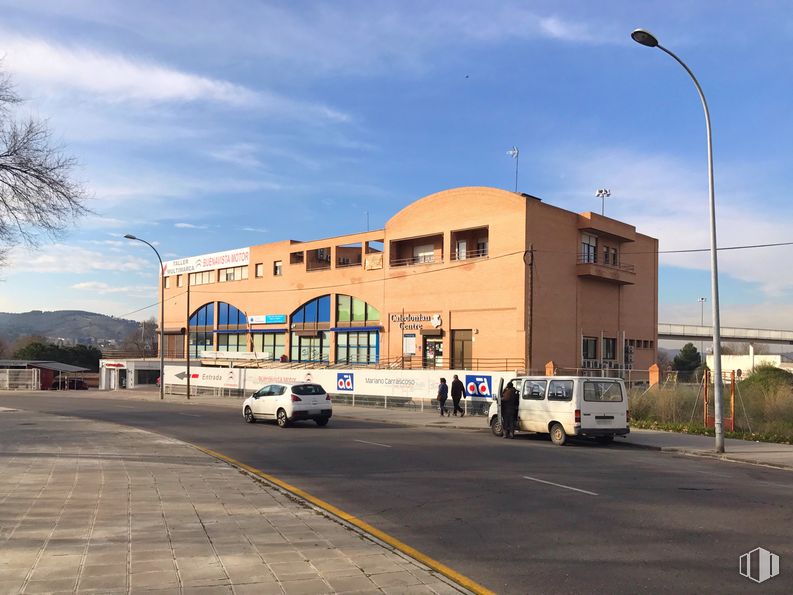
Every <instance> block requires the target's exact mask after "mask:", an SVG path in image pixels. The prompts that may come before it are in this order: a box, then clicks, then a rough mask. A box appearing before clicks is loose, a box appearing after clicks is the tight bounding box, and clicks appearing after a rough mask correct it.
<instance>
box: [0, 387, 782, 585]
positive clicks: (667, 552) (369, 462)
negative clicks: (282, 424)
mask: <svg viewBox="0 0 793 595" xmlns="http://www.w3.org/2000/svg"><path fill="white" fill-rule="evenodd" d="M0 406H7V407H17V408H21V409H27V410H34V411H40V412H45V413H57V414H66V415H75V416H79V417H84V418H91V419H99V420H104V421H114V422H119V423H124V424H128V425H132V426H135V427H139V428H143V429H147V430H152V431H156V432H160V433H162V434H166V435H168V436H173V437H175V438H178V439H181V440H185V441H187V442H191V443H194V444H199V445H201V446H205V447H207V448H210V449H212V450H215V451H218V452H222V453H224V454H226V455H228V456H230V457H233V458H235V459H237V460H239V461H242V462H244V463H247V464H249V465H252V466H254V467H257V468H259V469H261V470H262V471H265V472H267V473H270V474H273V475H275V476H277V477H279V478H281V479H283V480H284V481H287V482H289V483H291V484H293V485H295V486H297V487H300V488H302V489H304V490H307V491H308V492H310V493H312V494H313V495H315V496H317V497H319V498H322V499H323V500H325V501H327V502H330V503H331V504H333V505H335V506H338V507H339V508H341V509H343V510H345V511H347V512H348V513H350V514H354V515H355V516H357V517H359V518H361V519H363V520H365V521H366V522H368V523H370V524H372V525H374V526H376V527H378V528H379V529H382V530H383V531H386V532H388V533H390V534H391V535H393V536H394V537H396V538H397V539H400V540H401V541H403V542H405V543H408V544H409V545H411V546H413V547H415V548H417V549H419V550H420V551H422V552H424V553H425V554H427V555H429V556H432V557H434V558H436V559H437V560H439V561H441V562H443V563H445V564H447V565H449V566H451V567H452V568H454V569H455V570H457V571H459V572H461V573H463V574H465V575H467V576H469V577H470V578H472V579H473V580H475V581H477V582H479V583H481V584H483V585H486V586H487V587H489V588H491V589H493V590H494V591H497V592H499V593H536V592H543V593H557V592H558V593H582V592H590V593H594V592H603V593H605V592H608V593H613V592H616V591H626V592H640V591H644V592H675V593H687V592H691V593H694V592H696V593H702V592H715V591H717V590H718V591H719V592H722V593H730V592H735V593H739V592H740V593H744V592H748V591H752V590H756V591H757V592H763V593H769V592H777V591H778V592H781V593H782V592H784V593H789V592H793V571H786V567H787V564H789V563H790V562H789V561H791V560H793V532H791V527H793V498H791V496H793V473H791V472H790V471H782V470H777V469H769V468H763V467H755V466H750V465H738V464H731V463H725V462H721V461H715V460H711V459H697V458H691V457H683V456H673V455H670V454H664V453H659V452H655V451H647V450H640V449H634V448H630V447H624V446H616V445H614V446H611V447H600V446H597V445H594V444H590V443H580V444H570V445H568V446H565V447H563V448H559V447H555V446H553V445H552V444H550V443H549V442H547V441H545V440H541V439H536V438H532V437H530V436H521V437H520V438H519V439H516V440H512V441H509V440H499V439H496V438H495V437H493V436H491V435H490V434H489V433H486V432H470V431H461V430H457V431H455V430H448V429H446V430H433V429H428V428H409V427H400V426H394V425H391V424H377V423H368V422H360V421H353V420H345V419H344V418H343V417H341V416H338V415H337V416H336V417H334V418H333V419H332V420H331V422H330V424H329V425H328V426H327V427H326V428H319V427H317V426H316V425H314V424H313V422H305V423H301V424H296V425H295V426H293V427H291V428H288V429H285V430H283V429H280V428H278V427H276V426H275V425H273V424H269V423H257V424H253V425H249V424H245V423H244V422H243V420H242V416H241V414H240V413H239V412H238V411H236V410H232V409H226V408H221V407H213V406H207V405H199V404H189V405H188V404H184V403H181V404H180V403H167V402H166V403H162V402H142V401H129V400H124V401H113V400H110V399H108V400H99V399H95V398H80V397H76V396H72V395H68V396H67V395H58V396H53V397H50V396H33V397H27V396H6V395H2V396H0ZM758 546H762V547H765V548H766V549H768V550H771V551H772V552H774V553H776V554H778V555H779V556H780V558H781V563H780V567H781V574H780V575H779V576H778V577H776V578H774V579H771V580H769V581H767V582H766V583H764V584H762V585H755V584H753V583H752V582H751V581H749V580H748V579H746V578H743V577H741V576H739V574H738V557H739V556H740V555H741V554H743V553H745V552H747V551H749V550H752V549H754V548H755V547H758Z"/></svg>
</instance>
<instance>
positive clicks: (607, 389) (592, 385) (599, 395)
mask: <svg viewBox="0 0 793 595" xmlns="http://www.w3.org/2000/svg"><path fill="white" fill-rule="evenodd" d="M584 401H597V402H601V403H603V402H606V403H619V402H620V401H622V387H621V386H620V383H619V382H613V381H606V380H599V381H592V380H587V381H586V382H584Z"/></svg>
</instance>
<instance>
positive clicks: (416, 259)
mask: <svg viewBox="0 0 793 595" xmlns="http://www.w3.org/2000/svg"><path fill="white" fill-rule="evenodd" d="M442 262H443V259H442V258H440V259H436V258H435V255H428V256H412V257H410V258H396V259H394V260H392V261H391V266H392V267H410V266H416V265H420V264H437V263H442Z"/></svg>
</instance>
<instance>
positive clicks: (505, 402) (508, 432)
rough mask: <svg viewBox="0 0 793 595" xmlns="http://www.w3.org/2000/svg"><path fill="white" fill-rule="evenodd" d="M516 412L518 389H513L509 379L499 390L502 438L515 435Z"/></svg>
mask: <svg viewBox="0 0 793 595" xmlns="http://www.w3.org/2000/svg"><path fill="white" fill-rule="evenodd" d="M517 413H518V391H516V390H515V387H514V386H513V385H512V381H511V380H510V381H509V382H507V386H506V387H505V388H504V390H503V391H502V392H501V423H502V430H503V434H504V438H514V437H515V418H516V417H517Z"/></svg>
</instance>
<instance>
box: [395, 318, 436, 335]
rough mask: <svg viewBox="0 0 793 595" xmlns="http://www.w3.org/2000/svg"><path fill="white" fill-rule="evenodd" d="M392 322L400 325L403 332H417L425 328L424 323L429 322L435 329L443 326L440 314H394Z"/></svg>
mask: <svg viewBox="0 0 793 595" xmlns="http://www.w3.org/2000/svg"><path fill="white" fill-rule="evenodd" d="M391 322H394V323H399V328H400V329H402V330H403V331H417V330H421V329H423V328H424V323H426V322H429V323H430V324H431V325H432V326H433V327H435V328H438V327H440V326H441V315H440V314H392V315H391Z"/></svg>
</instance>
